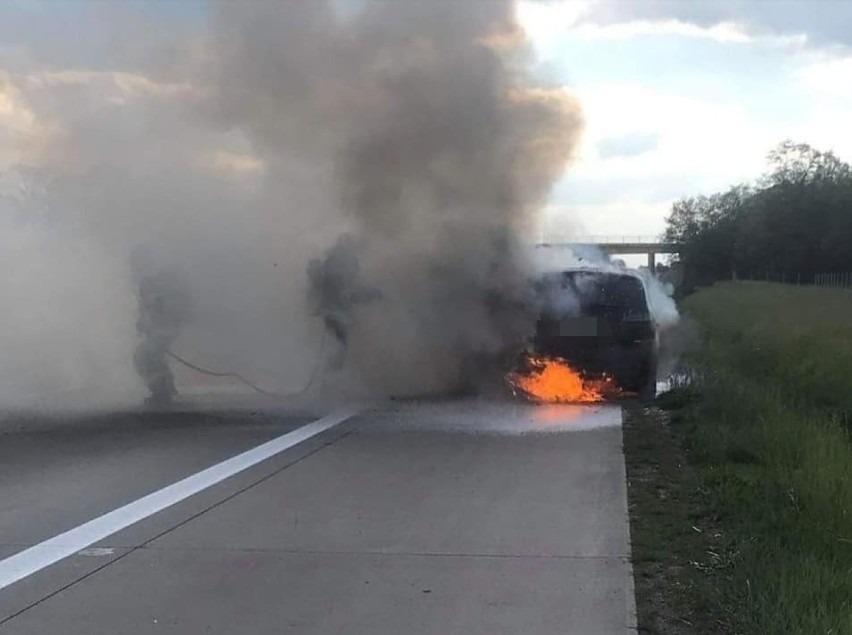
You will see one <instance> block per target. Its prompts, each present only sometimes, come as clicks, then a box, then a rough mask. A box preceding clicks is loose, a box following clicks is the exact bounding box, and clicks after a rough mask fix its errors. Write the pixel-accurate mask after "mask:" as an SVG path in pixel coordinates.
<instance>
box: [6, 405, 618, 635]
mask: <svg viewBox="0 0 852 635" xmlns="http://www.w3.org/2000/svg"><path fill="white" fill-rule="evenodd" d="M235 457H236V458H235ZM629 556H630V550H629V528H628V519H627V501H626V483H625V471H624V459H623V455H622V445H621V409H620V407H619V406H617V405H600V406H561V407H559V406H541V407H537V406H531V405H526V404H515V403H508V402H506V403H502V402H490V401H473V400H472V401H432V402H424V401H420V402H418V401H411V402H399V403H390V404H383V405H378V406H377V405H372V406H360V407H348V408H342V409H335V410H332V411H328V412H326V411H323V410H322V409H308V408H304V407H300V408H296V407H293V408H285V407H276V408H261V409H255V410H252V409H246V408H240V409H230V410H229V409H225V408H210V407H201V406H198V405H195V406H193V407H184V408H180V409H177V410H175V411H173V412H168V413H152V412H145V411H141V410H140V411H128V412H120V413H102V414H90V415H87V416H83V415H74V416H72V415H67V416H64V417H59V416H32V415H30V416H24V415H20V414H19V415H11V414H10V415H5V416H4V417H3V418H2V420H0V632H2V633H3V634H4V635H7V634H8V635H44V634H46V633H57V634H58V633H62V634H64V635H84V634H85V635H97V634H104V635H106V634H109V635H114V634H122V635H135V634H143V633H145V634H147V633H192V634H195V633H211V634H221V635H235V634H240V635H243V634H246V635H248V634H254V633H263V634H267V633H268V634H273V633H274V634H280V633H298V634H302V633H304V634H320V633H322V634H330V633H346V634H364V635H368V634H369V635H374V634H375V635H385V634H387V635H390V634H394V635H396V634H406V635H420V634H435V635H438V634H440V635H450V634H459V635H461V634H464V635H476V634H482V635H498V634H507V635H508V634H511V635H517V634H519V633H523V634H524V635H540V634H541V635H543V634H556V633H560V634H565V633H567V634H576V635H596V634H610V633H613V634H614V633H628V632H634V626H635V617H634V614H635V610H634V608H633V607H634V602H633V593H632V580H631V571H630V561H629Z"/></svg>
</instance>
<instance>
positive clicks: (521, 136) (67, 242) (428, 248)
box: [0, 0, 581, 400]
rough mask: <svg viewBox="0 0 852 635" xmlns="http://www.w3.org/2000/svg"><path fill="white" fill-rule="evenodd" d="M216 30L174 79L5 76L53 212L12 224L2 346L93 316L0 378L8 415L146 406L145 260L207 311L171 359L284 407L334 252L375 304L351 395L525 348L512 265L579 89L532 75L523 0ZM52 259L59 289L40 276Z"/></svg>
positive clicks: (284, 9) (368, 308)
mask: <svg viewBox="0 0 852 635" xmlns="http://www.w3.org/2000/svg"><path fill="white" fill-rule="evenodd" d="M212 10H213V17H212V19H211V23H210V26H209V30H207V31H201V30H199V32H198V33H195V34H194V35H193V37H192V38H190V40H189V41H186V42H183V43H182V44H183V45H182V46H180V47H175V46H173V43H172V44H170V46H169V47H168V50H169V51H170V52H173V51H175V50H179V51H181V53H179V54H175V53H171V57H170V58H169V59H170V62H169V63H165V62H164V57H163V55H154V56H153V58H154V59H155V60H156V63H155V64H154V63H150V64H149V65H148V66H145V64H143V63H142V62H139V63H137V64H135V65H134V66H133V68H134V70H133V71H132V72H119V71H102V70H98V71H94V70H87V69H64V70H56V68H55V67H53V68H50V69H47V68H43V67H38V68H30V69H27V70H26V71H25V72H20V71H19V72H17V73H16V74H14V75H11V74H10V75H8V77H6V80H7V82H8V83H9V85H10V86H12V87H13V89H14V92H10V93H9V94H10V95H12V97H14V99H15V100H16V101H15V103H18V104H20V107H21V108H23V109H25V110H26V111H27V112H29V113H30V114H31V115H32V117H33V121H35V124H34V125H33V127H32V130H28V132H27V134H28V135H29V137H28V141H27V144H26V152H23V153H22V158H21V161H20V162H21V164H22V165H23V164H27V165H35V166H37V168H38V171H39V173H42V174H46V175H48V178H46V179H45V181H46V182H49V184H50V185H49V187H47V188H46V189H45V192H44V193H43V194H42V195H40V196H39V197H38V199H39V200H38V202H37V204H34V205H32V207H33V208H35V207H38V209H39V210H45V211H44V212H43V213H42V212H39V214H38V215H33V214H30V215H28V216H27V217H26V219H25V220H23V221H22V220H20V219H18V218H17V217H15V219H12V216H11V215H6V216H4V218H3V223H4V229H6V228H7V227H6V225H8V226H9V227H8V229H9V230H10V231H13V232H17V233H18V235H21V236H25V237H26V236H30V234H31V235H32V237H31V238H30V245H29V246H28V247H25V248H24V249H19V250H18V252H17V255H16V256H15V257H14V258H15V260H14V264H15V265H16V266H18V267H21V268H22V269H23V270H24V271H26V274H25V276H26V280H25V281H23V282H22V283H21V284H20V285H17V286H14V287H12V286H9V285H6V286H4V287H2V292H3V300H4V305H6V306H8V305H12V306H14V307H15V310H14V311H13V312H12V316H11V317H9V316H4V317H2V318H0V327H2V328H0V330H2V331H3V333H2V334H0V338H3V339H4V340H5V339H6V338H7V337H8V338H9V339H10V341H11V340H12V339H13V337H12V335H10V333H15V332H16V331H18V332H20V331H21V330H22V329H27V328H29V327H22V326H21V324H20V323H17V321H18V320H36V321H38V320H39V319H41V316H43V315H45V314H46V313H55V312H61V311H62V310H63V309H66V308H67V306H66V305H67V304H68V303H70V302H71V300H70V298H68V297H65V296H61V294H60V296H61V297H56V294H55V293H51V291H50V289H49V287H50V285H54V286H58V287H60V288H62V289H68V290H69V291H68V294H69V295H71V294H74V297H75V301H76V299H79V300H80V301H81V303H82V308H80V307H75V310H72V311H70V312H68V311H66V313H68V314H69V315H68V319H69V320H70V321H68V322H67V323H62V322H61V321H60V323H58V324H44V325H40V326H38V327H36V328H35V329H34V330H35V331H37V332H36V333H33V334H29V333H28V335H31V337H29V339H28V344H27V345H26V346H23V345H22V346H18V348H17V349H16V350H15V351H14V353H13V355H12V356H11V358H10V357H8V356H7V357H5V358H4V359H3V360H2V361H0V367H2V371H3V376H4V377H5V376H7V375H8V376H12V375H15V376H16V377H18V379H17V380H16V381H17V383H10V384H6V385H5V386H4V387H3V388H2V389H0V398H3V399H7V400H8V399H13V398H14V397H15V396H17V395H19V394H22V393H23V392H32V391H35V392H45V391H46V392H49V393H56V392H57V389H59V391H62V390H73V391H77V392H81V393H85V394H88V395H89V396H90V397H89V398H90V399H93V400H102V399H104V398H105V396H106V395H114V394H116V393H118V392H122V391H123V393H122V394H124V393H126V394H128V395H130V396H132V395H140V394H142V392H143V391H142V387H141V386H140V385H139V383H138V381H137V380H136V379H135V378H133V376H132V371H131V374H128V373H127V372H126V371H125V370H123V368H124V366H121V365H122V364H124V365H125V366H127V367H131V368H132V366H131V361H130V360H132V358H133V354H134V350H135V349H136V347H137V346H139V338H138V337H137V334H136V333H134V329H133V326H134V324H135V323H136V320H137V315H136V308H137V307H136V306H134V305H135V296H136V293H137V283H138V280H136V279H135V278H134V274H133V271H132V267H131V265H130V264H129V260H130V254H131V253H132V252H133V251H134V250H135V249H138V248H140V246H141V247H144V248H146V249H148V250H149V251H152V252H154V253H156V254H158V258H159V259H161V260H162V262H163V263H167V267H166V268H167V269H168V270H174V271H179V272H180V275H181V276H182V277H183V279H184V280H185V283H186V286H187V287H188V289H189V293H191V296H192V298H193V305H194V311H193V316H194V317H193V320H192V322H189V323H187V324H185V325H183V327H182V328H181V329H179V330H178V331H175V332H174V333H173V337H171V339H170V342H169V345H170V346H174V347H176V348H179V349H180V351H181V352H182V354H184V355H185V356H191V357H193V359H194V360H195V361H198V362H200V363H202V364H206V365H208V366H214V367H217V368H220V369H234V370H238V371H239V372H241V373H243V374H246V375H249V376H251V377H253V378H255V379H259V380H262V381H263V382H265V384H266V385H267V386H268V387H270V388H277V389H282V390H285V391H286V390H287V389H288V388H290V387H292V386H294V385H301V384H302V383H303V379H304V377H306V376H307V375H308V373H309V372H310V368H311V367H312V365H313V360H314V359H316V357H317V356H319V355H324V354H326V353H325V352H324V351H321V350H318V349H319V348H320V342H322V341H323V337H322V331H323V329H324V328H325V326H324V325H323V324H322V320H320V319H318V317H315V316H313V315H312V314H311V310H310V309H311V307H310V306H309V300H310V298H311V296H310V293H309V292H310V285H311V283H310V278H309V276H306V271H307V269H308V266H309V263H310V262H311V261H312V260H314V259H319V261H320V262H322V261H323V259H324V258H325V256H324V254H326V253H328V252H329V250H331V249H333V246H334V245H335V244H336V243H337V242H338V240H339V239H340V238H341V236H343V235H351V236H352V237H353V240H354V244H356V245H357V261H358V267H359V269H360V272H359V284H363V285H364V287H365V288H370V289H375V290H377V291H378V292H380V294H381V298H380V299H375V301H371V302H364V303H358V306H357V307H355V308H353V309H352V311H350V313H349V318H348V319H350V320H351V322H350V323H348V324H347V340H348V341H347V345H348V348H349V355H348V357H347V360H346V366H345V369H346V374H347V377H348V381H349V382H350V385H351V387H353V388H355V387H358V388H362V389H366V390H369V391H371V392H374V393H376V392H378V393H392V392H399V391H425V390H431V389H436V388H442V387H447V386H449V385H452V384H454V383H455V382H457V381H458V379H459V377H460V376H462V375H463V374H464V373H465V372H466V371H467V370H468V369H469V368H470V363H471V360H473V359H475V358H476V357H477V356H480V355H491V354H497V353H499V352H501V351H502V350H504V349H505V348H506V347H507V346H511V345H512V344H514V343H516V342H517V341H518V338H520V337H522V336H523V334H525V333H526V332H528V331H529V329H530V328H531V316H530V315H529V313H528V312H527V310H526V308H525V306H526V305H525V302H526V294H527V293H528V290H527V287H528V284H527V276H526V270H525V268H524V264H523V258H522V257H521V252H522V248H521V247H522V245H523V244H524V241H525V240H526V239H527V237H528V232H530V231H532V230H533V229H534V226H535V214H536V211H537V210H538V209H539V208H540V206H541V204H542V203H543V202H544V200H545V199H546V197H547V195H548V193H549V189H550V186H551V184H552V183H553V181H554V180H555V179H556V178H557V177H558V176H560V175H561V173H562V172H563V170H564V168H565V167H566V164H567V162H568V160H569V159H570V157H571V153H572V150H573V148H574V145H575V142H576V139H577V135H578V133H579V130H580V128H581V122H580V115H579V109H578V107H577V105H576V103H575V102H574V101H573V100H572V98H571V97H570V96H569V95H568V94H567V93H566V92H565V91H563V90H561V89H558V88H551V87H548V86H544V85H542V84H540V83H539V82H538V81H537V80H536V78H535V77H534V76H533V75H532V74H531V73H530V72H529V69H530V67H531V63H532V60H531V59H530V58H529V51H528V49H527V48H526V46H525V44H524V41H523V37H522V34H521V33H520V32H519V29H518V27H517V25H516V24H515V22H514V19H513V7H512V4H511V2H509V1H496V0H492V1H489V2H471V3H468V2H464V3H462V2H457V1H454V0H452V1H451V0H439V1H433V2H419V1H416V0H411V1H396V2H365V3H362V4H359V5H358V8H357V9H351V8H350V9H348V10H347V11H342V10H341V9H340V7H339V3H335V2H330V1H329V2H321V1H316V2H314V1H312V2H287V3H221V4H214V5H212ZM139 32H144V31H142V30H140V31H139ZM139 48H140V49H143V50H147V48H146V47H139ZM140 68H142V69H143V70H139V69H140ZM10 240H11V239H10ZM54 243H56V244H58V245H61V247H62V248H61V249H51V245H53V244H54ZM7 257H8V258H10V260H11V259H12V257H11V256H8V255H6V254H4V255H3V258H4V259H5V258H7ZM40 260H41V261H42V263H41V264H42V266H43V267H44V269H45V271H41V272H40V271H33V270H32V268H31V267H28V266H27V265H28V263H34V262H38V261H40ZM80 260H82V261H83V262H82V263H81V262H78V261H80ZM45 261H46V262H45ZM164 266H165V265H164ZM314 267H316V265H315V266H314ZM46 287H47V288H46ZM72 289H73V290H74V291H71V290H72ZM77 314H80V315H77ZM94 314H96V315H97V316H98V326H97V328H95V326H94V325H91V324H87V323H86V318H85V316H87V315H89V316H90V315H94ZM57 319H58V318H57ZM142 339H143V341H144V339H145V338H144V337H143V338H142ZM4 343H5V342H4ZM7 350H8V349H7ZM54 364H55V365H56V366H57V367H58V366H62V365H65V364H67V366H68V368H71V369H72V370H70V371H63V372H61V373H56V372H54V370H53V367H52V365H54ZM120 366H121V369H120V368H119V367H120ZM21 369H24V371H25V372H24V375H23V377H24V378H23V379H21V375H20V373H19V371H20V370H21ZM194 381H200V380H199V379H198V378H194V377H192V376H190V375H186V376H178V383H179V384H182V385H185V386H188V385H189V384H191V383H192V382H194ZM8 386H13V388H11V389H10V388H8ZM121 386H124V388H122V389H121V390H119V388H120V387H121ZM134 398H135V397H134Z"/></svg>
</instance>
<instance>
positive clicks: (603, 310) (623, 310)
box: [544, 271, 650, 321]
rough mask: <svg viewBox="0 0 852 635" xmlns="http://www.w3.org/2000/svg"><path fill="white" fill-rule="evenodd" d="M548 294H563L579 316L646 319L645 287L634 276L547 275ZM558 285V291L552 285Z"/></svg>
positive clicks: (597, 273)
mask: <svg viewBox="0 0 852 635" xmlns="http://www.w3.org/2000/svg"><path fill="white" fill-rule="evenodd" d="M544 285H545V286H547V287H549V292H550V294H553V293H554V292H555V293H565V294H566V297H568V298H570V299H571V304H573V305H574V306H575V307H576V308H575V311H576V313H578V314H579V315H581V316H589V317H598V318H605V319H609V320H637V321H639V320H649V319H650V313H649V311H648V303H647V300H646V298H645V288H644V286H643V285H642V282H641V280H639V279H638V278H636V277H634V276H628V275H622V274H617V273H608V272H597V271H566V272H563V273H560V274H556V275H551V276H548V278H547V279H546V280H545V281H544ZM553 286H558V287H559V290H556V289H554V288H553Z"/></svg>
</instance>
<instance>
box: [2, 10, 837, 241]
mask: <svg viewBox="0 0 852 635" xmlns="http://www.w3.org/2000/svg"><path fill="white" fill-rule="evenodd" d="M389 1H390V0H389ZM518 14H519V18H520V20H521V22H522V24H523V25H524V27H525V28H526V30H527V31H528V33H529V34H530V36H531V38H532V41H533V43H534V46H535V50H536V53H537V55H538V57H539V65H540V69H539V70H540V72H541V73H543V74H546V75H547V76H548V77H549V78H550V80H551V81H553V82H555V83H558V84H560V85H563V86H565V88H566V90H570V91H572V92H574V93H575V94H576V95H577V96H578V97H579V100H580V102H581V104H582V107H583V111H584V117H585V121H586V128H585V132H584V136H583V142H582V147H581V151H580V156H579V158H578V160H577V161H576V162H575V164H574V165H572V166H571V168H570V169H569V171H568V173H567V174H566V176H565V177H564V178H563V179H562V180H561V182H560V183H559V184H558V185H557V187H556V188H555V190H554V192H553V196H552V199H551V205H550V207H549V208H548V210H547V215H546V218H547V219H548V221H547V224H546V231H547V232H549V235H550V236H553V235H555V234H558V233H562V232H572V233H575V234H576V233H581V234H588V235H623V234H636V235H653V234H657V233H659V232H661V231H662V229H663V227H664V218H665V216H666V214H667V212H668V209H669V207H670V205H671V203H672V201H673V200H675V199H677V198H679V197H682V196H685V195H691V194H698V193H710V192H713V191H717V190H719V189H722V188H725V187H727V186H728V185H731V184H734V183H738V182H742V181H746V180H752V179H755V178H757V177H758V176H759V175H760V174H761V172H762V170H763V169H764V158H765V156H766V154H767V152H768V151H769V150H770V149H771V148H772V147H773V146H775V145H776V144H777V143H778V142H780V141H782V140H783V139H786V138H792V139H793V140H796V141H804V142H807V143H811V144H812V145H814V146H816V147H818V148H820V149H823V150H828V149H830V150H834V151H835V152H836V153H837V154H838V155H839V156H840V157H841V158H843V159H845V160H852V29H850V28H848V27H849V25H852V2H847V1H845V0H836V1H833V0H802V1H800V2H785V1H783V0H772V1H769V0H737V1H730V2H726V1H721V2H720V1H719V0H713V1H711V2H702V1H699V0H693V1H690V2H683V1H677V2H641V1H640V0H622V1H621V2H603V1H598V2H596V1H594V0H578V1H567V2H538V1H527V2H522V3H521V4H520V5H519V7H518ZM205 20H206V10H205V5H204V3H203V2H197V1H183V2H177V1H175V2H149V3H141V2H138V3H130V2H123V3H122V2H113V3H109V2H49V3H46V2H44V3H37V2H33V1H31V0H10V1H7V2H5V3H4V4H3V5H2V7H0V171H2V170H3V169H4V168H5V167H8V166H9V165H11V164H13V163H15V162H16V161H18V160H20V156H21V153H22V152H25V151H26V150H27V148H26V147H24V145H23V144H25V143H28V141H27V139H30V138H31V137H32V132H33V131H34V130H36V129H37V128H39V126H43V125H46V124H45V122H40V121H35V120H34V119H33V117H34V116H35V115H34V114H33V111H32V110H31V109H29V108H28V107H27V102H26V99H25V96H22V94H21V92H20V91H18V90H17V89H16V88H15V84H14V81H13V79H12V78H14V77H15V76H16V74H18V77H19V76H20V73H22V72H25V71H26V72H29V71H31V70H32V69H39V70H40V71H44V70H45V69H50V70H51V71H92V70H95V71H111V72H115V71H120V72H127V73H141V72H144V73H149V74H150V73H154V74H156V72H157V69H158V64H159V63H160V62H162V65H163V67H165V66H167V65H168V63H169V62H168V60H169V59H170V55H171V52H174V51H175V50H176V47H179V46H183V45H184V44H185V43H186V41H187V40H191V39H192V37H193V34H194V33H195V32H196V31H197V30H198V29H200V28H202V27H203V24H204V22H205ZM4 78H5V79H4ZM43 81H47V80H43ZM105 98H111V99H115V96H114V95H112V94H111V95H109V96H108V97H105ZM28 135H29V136H28Z"/></svg>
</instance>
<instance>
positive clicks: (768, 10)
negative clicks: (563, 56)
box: [578, 0, 852, 46]
mask: <svg viewBox="0 0 852 635" xmlns="http://www.w3.org/2000/svg"><path fill="white" fill-rule="evenodd" d="M667 21H674V22H675V23H677V22H680V23H686V24H690V25H695V26H698V27H702V28H704V29H711V30H712V29H714V28H718V27H720V26H721V25H725V24H729V25H730V24H733V25H736V28H737V29H739V30H742V31H744V32H745V33H748V34H749V35H751V36H755V37H756V36H770V35H780V36H800V37H801V36H805V37H806V39H807V41H808V43H810V44H813V45H817V46H826V45H833V44H840V45H850V44H852V31H850V29H849V28H848V25H849V24H852V3H848V2H771V3H769V2H765V1H763V0H697V1H693V2H683V1H682V0H677V1H676V0H668V1H655V0H650V1H644V2H595V3H593V4H592V5H591V6H590V7H588V9H587V10H586V11H584V12H583V14H582V16H581V17H580V19H579V20H578V23H579V24H580V25H583V24H591V25H601V26H605V25H614V24H623V23H631V22H667ZM722 32H724V30H723V31H722Z"/></svg>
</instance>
